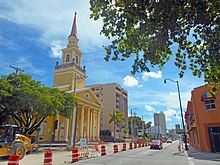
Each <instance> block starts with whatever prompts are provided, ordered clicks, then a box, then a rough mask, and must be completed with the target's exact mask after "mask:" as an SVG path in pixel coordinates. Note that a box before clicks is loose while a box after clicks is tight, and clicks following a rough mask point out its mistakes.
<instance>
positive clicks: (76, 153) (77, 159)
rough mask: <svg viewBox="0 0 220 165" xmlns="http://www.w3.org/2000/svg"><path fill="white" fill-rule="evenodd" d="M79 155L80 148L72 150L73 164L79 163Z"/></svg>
mask: <svg viewBox="0 0 220 165" xmlns="http://www.w3.org/2000/svg"><path fill="white" fill-rule="evenodd" d="M78 156H79V154H78V148H73V149H72V163H75V162H78V161H79V158H78Z"/></svg>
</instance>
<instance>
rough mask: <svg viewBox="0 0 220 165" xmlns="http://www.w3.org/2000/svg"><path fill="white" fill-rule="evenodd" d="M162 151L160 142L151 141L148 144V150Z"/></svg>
mask: <svg viewBox="0 0 220 165" xmlns="http://www.w3.org/2000/svg"><path fill="white" fill-rule="evenodd" d="M154 148H155V149H162V148H163V143H162V142H161V141H160V140H152V142H151V143H150V149H154Z"/></svg>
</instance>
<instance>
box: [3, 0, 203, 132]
mask: <svg viewBox="0 0 220 165" xmlns="http://www.w3.org/2000/svg"><path fill="white" fill-rule="evenodd" d="M75 12H77V32H78V38H79V49H80V50H81V51H82V54H83V61H82V66H83V65H85V66H86V71H87V72H86V73H87V76H88V78H87V80H86V85H92V84H104V83H113V82H115V83H118V84H119V85H120V86H121V87H122V88H124V89H125V90H127V91H128V97H129V98H128V105H129V109H128V111H129V114H130V112H131V109H132V110H133V113H134V112H135V113H136V114H137V115H138V116H140V117H141V118H142V115H143V118H144V120H145V121H146V122H149V121H151V122H152V123H153V114H154V113H156V112H160V111H163V112H164V114H165V116H166V121H167V128H170V129H171V128H173V129H174V128H175V124H180V125H181V117H180V109H179V100H178V93H177V87H176V84H175V83H172V82H167V83H166V84H164V79H165V78H171V79H173V80H178V81H179V84H180V91H181V99H182V105H183V111H184V112H185V109H186V106H187V101H189V100H190V95H191V90H193V88H195V87H198V86H201V85H203V84H204V82H203V79H202V78H197V77H193V76H192V74H191V72H190V71H186V73H185V75H184V77H183V78H182V79H180V78H179V77H178V73H179V71H180V70H179V69H178V68H177V67H176V66H174V64H173V59H171V61H170V62H168V63H167V64H166V65H165V67H164V68H163V70H159V69H158V68H157V67H155V68H151V67H150V69H151V72H143V73H137V74H136V75H135V76H133V75H131V69H132V67H131V66H132V64H133V59H134V56H133V57H132V58H131V59H127V60H126V61H124V62H120V61H117V62H115V61H110V62H105V61H104V57H105V51H104V49H103V48H102V45H107V44H108V43H109V42H110V41H109V40H107V39H106V38H105V37H103V36H101V35H100V30H101V26H102V22H101V21H93V20H90V18H89V17H90V11H89V2H87V1H77V0H66V1H60V0H53V1H43V0H30V1H26V0H13V1H2V2H1V7H0V26H1V29H0V34H1V35H0V49H1V51H0V61H1V63H0V75H1V76H2V75H5V74H9V73H11V72H13V71H15V70H14V69H12V68H11V67H10V65H13V66H15V67H19V68H20V69H22V70H24V73H29V74H30V75H32V77H33V78H34V79H36V80H39V81H41V82H42V84H43V85H47V86H50V87H52V86H53V72H54V67H55V64H56V61H59V62H61V49H62V48H65V47H66V45H67V37H68V36H69V34H70V31H71V26H72V23H73V17H74V13H75ZM172 50H173V51H175V46H173V47H172ZM181 127H182V125H181Z"/></svg>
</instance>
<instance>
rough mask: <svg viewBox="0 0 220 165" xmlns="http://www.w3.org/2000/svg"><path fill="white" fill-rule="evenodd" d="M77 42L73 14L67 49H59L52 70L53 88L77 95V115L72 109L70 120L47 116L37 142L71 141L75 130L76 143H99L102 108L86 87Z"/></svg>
mask: <svg viewBox="0 0 220 165" xmlns="http://www.w3.org/2000/svg"><path fill="white" fill-rule="evenodd" d="M78 41H79V39H78V37H77V26H76V15H75V17H74V21H73V26H72V30H71V33H70V35H69V36H68V44H67V47H66V48H64V49H62V61H61V64H59V63H58V62H57V64H56V67H55V70H54V87H55V88H58V89H60V90H61V91H66V92H67V93H73V94H74V95H75V96H76V98H77V100H78V105H77V110H78V114H77V115H76V107H74V108H73V111H74V115H73V117H70V119H67V118H64V117H63V116H60V115H56V116H55V117H48V118H47V119H46V120H45V122H43V124H41V131H40V132H39V138H38V140H39V141H42V142H44V141H66V142H70V140H71V142H72V141H73V136H74V134H73V132H75V128H76V140H77V141H79V139H80V138H86V139H87V140H99V132H100V115H101V107H102V105H101V103H100V101H99V100H98V99H97V97H96V96H95V94H94V93H93V92H92V90H91V89H90V88H86V87H85V80H86V70H85V67H82V57H83V55H82V52H81V51H80V50H79V49H78V48H79V47H78ZM70 108H72V107H70ZM76 119H77V120H76ZM72 121H73V122H72ZM75 121H77V123H76V122H75ZM75 123H76V126H75Z"/></svg>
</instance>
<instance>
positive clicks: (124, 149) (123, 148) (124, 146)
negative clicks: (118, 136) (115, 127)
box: [122, 143, 126, 151]
mask: <svg viewBox="0 0 220 165" xmlns="http://www.w3.org/2000/svg"><path fill="white" fill-rule="evenodd" d="M122 151H126V144H125V143H124V144H123V146H122Z"/></svg>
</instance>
